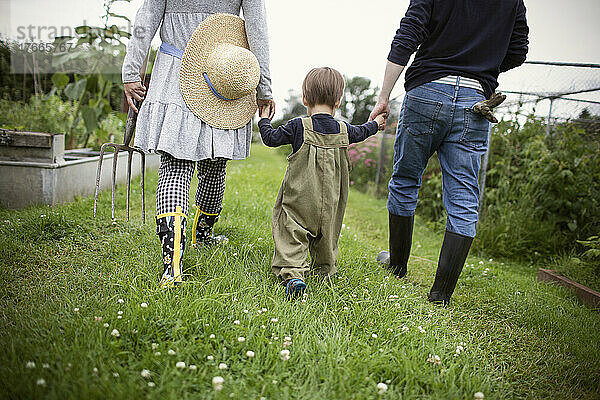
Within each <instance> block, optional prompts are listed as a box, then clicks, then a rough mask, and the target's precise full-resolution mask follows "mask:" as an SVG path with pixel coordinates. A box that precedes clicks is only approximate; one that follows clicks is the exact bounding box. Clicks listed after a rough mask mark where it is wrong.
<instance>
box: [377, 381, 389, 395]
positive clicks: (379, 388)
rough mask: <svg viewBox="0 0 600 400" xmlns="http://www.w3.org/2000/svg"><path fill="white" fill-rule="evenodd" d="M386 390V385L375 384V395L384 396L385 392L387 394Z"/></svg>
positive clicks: (381, 383)
mask: <svg viewBox="0 0 600 400" xmlns="http://www.w3.org/2000/svg"><path fill="white" fill-rule="evenodd" d="M387 390H388V385H386V384H385V383H383V382H379V383H378V384H377V393H378V394H384V393H385V392H387Z"/></svg>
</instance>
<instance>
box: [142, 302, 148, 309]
mask: <svg viewBox="0 0 600 400" xmlns="http://www.w3.org/2000/svg"><path fill="white" fill-rule="evenodd" d="M140 307H142V308H148V303H142V304H140Z"/></svg>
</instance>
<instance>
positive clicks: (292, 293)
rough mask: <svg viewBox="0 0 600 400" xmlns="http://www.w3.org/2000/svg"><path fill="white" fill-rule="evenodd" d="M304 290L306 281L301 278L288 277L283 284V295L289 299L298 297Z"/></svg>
mask: <svg viewBox="0 0 600 400" xmlns="http://www.w3.org/2000/svg"><path fill="white" fill-rule="evenodd" d="M304 290H306V283H304V281H303V280H302V279H298V278H294V279H290V280H289V281H287V283H286V285H285V297H287V298H289V299H293V298H296V297H300V296H302V294H303V293H304Z"/></svg>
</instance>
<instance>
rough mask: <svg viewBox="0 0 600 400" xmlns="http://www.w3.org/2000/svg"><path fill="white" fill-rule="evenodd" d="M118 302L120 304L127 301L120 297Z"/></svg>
mask: <svg viewBox="0 0 600 400" xmlns="http://www.w3.org/2000/svg"><path fill="white" fill-rule="evenodd" d="M117 303H119V304H123V303H125V300H123V299H119V300H117Z"/></svg>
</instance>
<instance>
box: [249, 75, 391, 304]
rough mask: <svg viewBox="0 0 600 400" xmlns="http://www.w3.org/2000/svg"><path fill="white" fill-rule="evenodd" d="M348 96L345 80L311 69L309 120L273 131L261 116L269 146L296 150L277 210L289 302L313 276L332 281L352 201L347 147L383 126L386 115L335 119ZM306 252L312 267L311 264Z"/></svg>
mask: <svg viewBox="0 0 600 400" xmlns="http://www.w3.org/2000/svg"><path fill="white" fill-rule="evenodd" d="M343 93H344V78H343V77H342V75H341V74H340V73H339V72H338V71H336V70H335V69H333V68H328V67H323V68H314V69H312V70H311V71H310V72H309V73H308V75H307V76H306V78H305V79H304V82H303V84H302V101H303V103H304V105H305V106H306V107H307V110H308V117H305V118H294V119H292V120H290V121H289V122H288V123H287V124H285V125H283V126H280V127H279V128H277V129H274V128H273V127H272V126H271V121H270V120H269V119H268V118H267V117H268V115H269V110H268V109H263V110H262V112H261V115H260V116H261V120H260V121H259V122H258V126H259V129H260V134H261V137H262V140H263V142H264V144H265V145H267V146H270V147H277V146H281V145H285V144H291V145H292V154H290V155H289V156H288V162H289V164H288V168H287V171H286V173H285V177H284V179H283V183H282V184H281V188H280V189H279V194H278V196H277V200H276V202H275V208H274V210H273V241H274V243H275V254H274V255H273V260H272V262H271V268H272V271H273V273H274V274H275V275H276V276H277V277H279V278H280V279H281V281H282V282H283V283H284V285H285V287H286V290H285V292H286V295H287V296H290V297H294V296H297V295H299V294H301V293H302V292H303V291H304V289H306V283H305V276H306V274H307V273H308V272H309V270H310V272H311V274H318V275H321V276H331V275H333V274H335V273H336V271H337V251H338V239H339V236H340V231H341V228H342V220H343V218H344V211H345V210H346V201H347V199H348V186H349V181H350V180H349V173H350V168H351V165H350V159H349V157H348V145H349V144H350V143H356V142H360V141H363V140H365V139H366V138H368V137H369V136H371V135H374V134H376V133H377V131H378V130H379V129H380V128H382V127H383V123H384V115H383V114H381V115H379V116H377V118H375V120H374V121H370V122H367V123H365V124H363V125H358V126H355V125H350V124H347V123H345V122H338V121H336V120H335V119H334V118H333V116H334V114H335V110H336V109H337V108H338V107H339V106H340V102H341V98H342V95H343ZM308 252H310V255H311V265H310V268H309V265H308V262H307V256H308Z"/></svg>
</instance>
